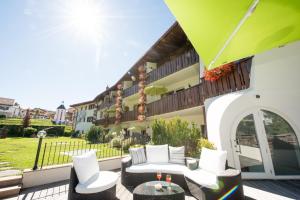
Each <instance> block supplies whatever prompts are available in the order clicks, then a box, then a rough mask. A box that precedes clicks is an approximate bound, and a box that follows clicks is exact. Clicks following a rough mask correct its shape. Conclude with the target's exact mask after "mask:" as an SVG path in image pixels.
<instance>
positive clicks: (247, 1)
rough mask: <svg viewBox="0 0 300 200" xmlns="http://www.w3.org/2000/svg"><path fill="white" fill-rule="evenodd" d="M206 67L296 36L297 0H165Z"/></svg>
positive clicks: (299, 3)
mask: <svg viewBox="0 0 300 200" xmlns="http://www.w3.org/2000/svg"><path fill="white" fill-rule="evenodd" d="M165 2H166V4H167V5H168V7H169V8H170V10H171V11H172V13H173V14H174V15H175V17H176V18H177V21H178V22H179V24H180V25H181V26H182V28H183V29H184V31H185V33H186V34H187V36H188V37H189V39H190V40H191V42H192V44H193V46H194V47H195V48H196V50H197V52H198V53H199V55H200V57H201V59H202V60H203V61H204V63H205V65H206V67H207V69H213V68H215V67H218V66H220V65H222V64H225V63H229V62H232V61H235V60H238V59H241V58H245V57H248V56H251V55H255V54H257V53H260V52H264V51H267V50H269V49H272V48H275V47H280V46H283V45H285V44H288V43H291V42H294V41H297V40H299V39H300V1H299V0H288V1H284V0H184V1H183V0H165Z"/></svg>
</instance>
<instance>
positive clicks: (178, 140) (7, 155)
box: [0, 118, 214, 171]
mask: <svg viewBox="0 0 300 200" xmlns="http://www.w3.org/2000/svg"><path fill="white" fill-rule="evenodd" d="M32 124H33V123H32ZM15 126H16V125H14V126H13V127H15ZM33 127H34V126H31V127H28V128H27V129H24V130H23V131H25V132H28V133H26V134H25V136H28V137H8V138H6V139H1V145H0V163H9V168H14V169H21V170H23V169H26V168H32V167H33V164H34V161H35V158H36V153H37V147H38V141H39V139H38V138H36V137H30V136H32V134H34V133H36V131H37V129H36V128H33ZM43 127H44V126H43ZM58 127H61V126H58ZM151 128H152V138H151V139H150V138H149V137H148V136H145V135H144V134H141V133H138V131H136V132H137V133H135V134H134V135H131V136H130V135H127V134H125V132H124V130H123V129H122V128H121V127H120V126H116V127H115V128H114V129H112V130H107V129H104V128H102V127H100V126H92V127H91V128H90V130H89V131H88V132H87V133H86V134H77V133H75V132H72V131H71V132H70V133H71V134H69V135H68V136H67V137H66V136H64V134H62V135H61V136H60V137H46V138H44V139H43V142H42V145H41V151H40V153H39V161H38V167H39V168H41V167H44V166H49V165H59V164H65V163H69V162H71V158H72V156H74V155H80V154H82V153H84V152H85V151H89V150H95V151H96V154H97V157H98V159H101V158H107V157H115V156H122V155H125V154H127V153H128V149H129V148H130V147H138V146H143V145H145V144H155V145H159V144H169V145H171V146H185V149H186V152H185V153H186V156H189V157H199V154H200V149H201V147H207V148H214V146H213V144H211V143H210V142H208V141H207V140H206V139H204V138H202V134H201V131H200V129H199V128H198V127H197V126H196V125H195V124H194V123H190V122H188V121H185V120H182V119H180V118H174V119H171V120H168V121H166V120H163V119H156V120H154V121H153V122H152V124H151ZM57 130H59V129H57ZM11 131H13V130H11ZM5 168H6V167H1V166H0V171H1V170H5Z"/></svg>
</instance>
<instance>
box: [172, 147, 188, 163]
mask: <svg viewBox="0 0 300 200" xmlns="http://www.w3.org/2000/svg"><path fill="white" fill-rule="evenodd" d="M169 153H170V160H169V162H170V163H176V164H182V165H184V164H185V157H184V146H181V147H171V146H169Z"/></svg>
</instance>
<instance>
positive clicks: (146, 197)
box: [133, 181, 185, 200]
mask: <svg viewBox="0 0 300 200" xmlns="http://www.w3.org/2000/svg"><path fill="white" fill-rule="evenodd" d="M158 183H160V184H161V185H162V188H161V189H160V190H156V189H155V187H154V186H155V185H156V184H158ZM150 199H151V200H167V199H171V200H184V199H185V197H184V190H183V189H182V188H181V187H180V186H179V185H177V184H175V183H171V184H169V183H167V182H165V181H150V182H146V183H142V184H140V185H138V186H137V187H136V188H135V189H134V190H133V200H150Z"/></svg>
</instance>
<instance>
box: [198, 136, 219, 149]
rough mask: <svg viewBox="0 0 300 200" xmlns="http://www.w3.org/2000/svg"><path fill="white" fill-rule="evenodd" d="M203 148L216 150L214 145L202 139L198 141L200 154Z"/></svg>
mask: <svg viewBox="0 0 300 200" xmlns="http://www.w3.org/2000/svg"><path fill="white" fill-rule="evenodd" d="M202 147H205V148H207V149H215V146H214V144H213V143H211V142H210V141H208V140H207V139H204V138H201V139H199V140H198V149H199V151H200V152H201V149H202Z"/></svg>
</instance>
